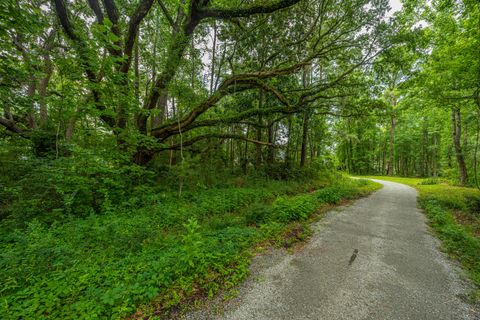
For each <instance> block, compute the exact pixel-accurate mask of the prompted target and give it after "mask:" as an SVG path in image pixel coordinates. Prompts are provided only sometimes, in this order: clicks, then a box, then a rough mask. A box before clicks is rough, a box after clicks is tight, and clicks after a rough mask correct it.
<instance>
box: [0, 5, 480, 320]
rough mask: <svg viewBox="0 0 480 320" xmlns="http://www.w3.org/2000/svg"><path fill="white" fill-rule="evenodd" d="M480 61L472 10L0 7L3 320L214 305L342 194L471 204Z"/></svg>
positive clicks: (479, 27) (477, 20) (479, 23)
mask: <svg viewBox="0 0 480 320" xmlns="http://www.w3.org/2000/svg"><path fill="white" fill-rule="evenodd" d="M479 48H480V4H479V3H478V1H476V0H463V1H460V0H457V1H455V0H435V1H426V0H422V1H412V0H404V1H402V6H401V9H400V10H396V11H393V10H391V8H390V5H389V1H387V0H375V1H371V0H322V1H317V0H268V1H267V0H262V1H260V0H229V1H226V0H181V1H174V0H87V1H84V0H51V1H49V0H29V1H26V0H2V1H0V57H1V59H0V101H1V108H2V111H1V115H0V164H1V165H0V242H1V246H2V253H1V254H0V269H1V270H2V271H0V284H1V285H0V288H1V289H0V297H1V299H0V300H1V301H0V306H1V307H0V310H1V311H0V313H1V314H5V315H6V316H5V317H2V318H5V319H7V318H12V319H18V318H23V319H27V318H29V319H30V318H37V319H40V318H46V319H58V318H62V319H66V318H74V319H80V318H95V317H100V318H121V317H127V316H131V315H132V314H135V316H133V317H141V316H142V315H151V314H157V315H158V314H161V313H162V312H167V311H168V310H169V308H171V307H173V306H176V305H178V304H179V303H181V302H182V301H184V299H187V298H188V297H191V296H195V295H196V294H199V293H201V294H202V295H207V296H210V295H213V294H214V293H216V292H217V291H218V290H219V289H221V288H225V287H229V286H233V285H235V284H236V283H238V282H239V281H240V280H241V279H243V278H244V277H245V275H246V273H247V271H246V269H247V266H248V261H249V259H248V258H247V255H246V254H245V252H246V250H248V248H251V247H252V246H254V245H255V244H258V243H261V242H262V241H263V242H264V241H273V242H275V241H283V240H279V239H280V238H281V237H282V235H284V234H285V233H287V234H295V235H296V237H297V238H298V239H300V238H302V237H304V236H302V234H303V233H305V234H307V233H308V230H306V226H305V224H304V223H300V222H298V221H302V220H305V219H307V218H308V216H309V215H310V213H311V212H313V211H315V208H317V207H319V206H320V205H322V204H335V203H338V202H340V201H341V199H343V198H355V197H357V196H359V195H362V194H366V193H368V192H371V191H373V190H374V189H375V188H377V186H376V185H374V184H373V183H371V182H368V181H365V180H358V181H352V180H350V179H348V178H347V174H358V175H388V176H404V177H417V178H430V180H432V183H436V181H443V182H445V183H449V184H452V185H458V186H465V187H472V188H473V187H479V181H478V176H479V175H480V173H478V170H479V168H478V162H479V159H478V151H479V150H478V149H479V143H480V142H479V139H480V137H479V135H480V51H479ZM479 188H480V187H479ZM314 190H316V191H314ZM478 204H480V200H479V201H478ZM479 208H480V205H479ZM475 210H476V209H475ZM299 223H300V224H299ZM304 229H305V230H304ZM285 230H287V231H285ZM292 230H293V231H292ZM305 236H306V235H305ZM477 268H478V262H477Z"/></svg>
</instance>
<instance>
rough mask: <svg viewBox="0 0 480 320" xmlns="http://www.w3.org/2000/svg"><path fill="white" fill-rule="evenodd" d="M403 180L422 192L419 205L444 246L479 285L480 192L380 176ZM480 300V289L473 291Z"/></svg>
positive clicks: (424, 180)
mask: <svg viewBox="0 0 480 320" xmlns="http://www.w3.org/2000/svg"><path fill="white" fill-rule="evenodd" d="M370 178H376V179H381V180H388V181H393V182H400V183H404V184H407V185H409V186H412V187H414V188H416V189H417V190H418V191H419V205H420V207H421V208H422V209H423V210H424V212H425V215H426V216H427V217H428V219H429V221H430V225H431V226H432V228H433V229H434V230H435V232H436V234H437V235H438V237H439V238H440V239H441V240H442V246H443V249H444V250H445V251H446V252H447V253H448V254H450V255H451V256H452V257H454V258H456V259H457V260H458V261H460V263H461V264H462V266H463V268H464V269H465V270H467V272H468V273H469V275H470V277H471V279H472V280H473V282H474V283H475V284H476V286H477V288H480V191H479V190H477V189H473V188H464V187H459V186H453V185H449V184H447V183H445V182H443V181H441V180H438V179H433V178H428V179H420V178H401V177H384V176H381V177H377V176H372V177H370ZM473 299H474V300H476V301H480V289H477V290H476V292H474V293H473Z"/></svg>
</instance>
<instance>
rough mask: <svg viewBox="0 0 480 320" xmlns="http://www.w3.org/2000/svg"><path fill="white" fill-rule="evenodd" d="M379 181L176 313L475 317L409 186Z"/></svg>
mask: <svg viewBox="0 0 480 320" xmlns="http://www.w3.org/2000/svg"><path fill="white" fill-rule="evenodd" d="M378 182H380V183H382V184H383V185H384V187H383V188H382V189H381V190H379V191H377V192H375V193H374V194H372V195H371V196H369V197H367V198H363V199H360V200H358V201H356V202H354V203H353V204H351V205H349V206H345V207H340V208H339V209H336V210H332V211H331V212H329V213H328V214H327V215H326V217H325V218H324V219H322V220H321V221H319V222H317V223H315V224H314V225H313V229H314V235H313V237H312V239H311V240H310V241H309V243H308V244H306V245H305V246H304V247H303V248H302V249H301V250H299V251H297V252H295V253H294V254H289V253H287V252H286V251H285V250H281V249H272V250H270V251H269V252H268V253H266V254H263V255H260V256H258V257H256V258H255V259H254V261H253V263H252V267H251V275H250V277H249V279H248V280H247V281H246V282H245V283H244V284H243V285H241V286H240V288H239V289H238V290H239V292H238V295H237V296H236V297H235V298H233V299H229V300H227V301H224V300H225V299H224V298H225V296H227V295H228V293H224V294H223V295H221V296H219V297H217V298H216V299H214V300H213V301H211V302H210V303H208V305H207V306H204V307H203V308H201V309H199V310H197V311H193V312H190V313H187V314H186V315H184V316H183V317H182V318H184V319H190V320H192V319H193V320H194V319H231V320H243V319H245V320H252V319H256V320H261V319H269V320H277V319H278V320H280V319H288V320H296V319H326V320H336V319H349V320H353V319H369V320H375V319H378V320H388V319H398V320H400V319H401V320H407V319H432V320H443V319H445V320H447V319H448V320H453V319H469V320H480V314H479V313H478V310H476V308H474V307H473V306H471V305H469V304H467V303H465V302H464V299H463V298H462V297H465V296H466V295H467V294H468V292H469V290H470V289H471V288H470V287H469V284H468V281H466V280H464V279H465V278H466V277H465V275H464V274H463V272H462V270H461V269H460V268H458V267H457V266H456V264H455V263H454V262H452V261H450V260H449V259H447V258H446V257H445V256H444V254H442V253H441V252H440V251H439V245H440V243H439V241H438V240H437V239H436V238H434V237H433V236H432V235H431V234H430V232H429V229H428V227H427V225H426V221H425V217H424V216H423V214H422V213H421V212H420V211H419V210H418V209H417V208H416V197H417V193H416V191H415V190H414V189H413V188H410V187H408V186H405V185H403V184H398V183H393V182H385V181H378ZM355 249H357V250H358V252H357V253H355ZM352 255H354V256H355V257H353V256H352ZM352 260H353V261H352Z"/></svg>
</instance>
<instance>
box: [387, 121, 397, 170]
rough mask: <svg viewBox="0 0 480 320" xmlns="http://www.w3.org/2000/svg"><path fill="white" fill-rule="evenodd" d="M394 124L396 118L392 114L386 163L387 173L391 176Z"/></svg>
mask: <svg viewBox="0 0 480 320" xmlns="http://www.w3.org/2000/svg"><path fill="white" fill-rule="evenodd" d="M395 126H396V119H395V116H393V115H392V117H391V119H390V141H389V156H388V163H387V175H388V176H393V164H394V161H395V159H394V156H395V155H394V148H395Z"/></svg>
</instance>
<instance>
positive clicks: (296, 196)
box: [0, 178, 379, 319]
mask: <svg viewBox="0 0 480 320" xmlns="http://www.w3.org/2000/svg"><path fill="white" fill-rule="evenodd" d="M377 188H379V186H378V184H375V183H372V182H369V181H367V180H350V179H347V178H337V179H336V182H335V183H333V184H332V183H331V184H329V185H328V186H325V183H324V182H322V183H301V184H300V183H289V182H275V181H270V182H269V183H268V184H264V185H261V184H256V185H254V186H244V187H228V188H213V189H208V190H207V189H205V190H203V191H196V192H185V193H184V194H183V195H182V197H181V198H180V199H179V198H178V196H177V195H176V194H174V193H173V192H172V193H163V194H158V195H155V196H153V195H151V196H150V198H149V199H144V200H143V201H144V203H143V206H141V207H140V208H135V207H134V206H132V207H128V206H126V207H124V208H123V209H122V210H120V211H117V212H110V213H108V212H107V213H105V214H102V215H99V214H90V215H89V216H86V217H75V218H73V217H72V218H70V219H69V220H68V221H62V222H61V223H56V222H54V223H52V224H47V223H45V222H41V221H38V220H35V219H33V220H32V221H30V222H28V223H27V227H26V228H23V229H15V231H11V230H6V229H7V227H4V226H2V228H3V229H2V234H1V238H0V239H1V253H0V255H1V256H0V284H1V285H0V314H2V319H96V318H109V319H119V318H125V317H129V316H130V317H133V318H140V317H144V316H151V315H153V314H157V315H158V314H162V313H164V312H167V311H168V310H169V309H171V308H172V307H175V306H177V305H179V304H180V303H181V302H183V301H185V300H186V299H189V298H192V297H193V298H195V297H196V296H202V297H204V296H210V297H211V296H213V295H214V294H215V293H216V292H217V291H218V290H219V289H221V288H229V287H232V286H234V285H236V284H237V283H239V282H240V281H241V280H242V279H244V278H245V277H246V275H247V273H248V265H249V257H250V254H249V252H250V251H251V250H250V249H251V248H253V247H254V246H255V245H256V244H259V243H262V242H265V241H268V239H273V238H275V237H278V235H279V234H282V233H285V231H286V230H288V229H289V228H290V229H291V228H292V224H294V223H299V221H300V222H301V221H305V220H306V219H307V218H309V217H310V215H311V214H312V213H313V212H314V211H315V210H316V209H317V208H319V207H321V206H322V205H327V204H336V203H338V202H340V201H341V200H342V199H346V198H347V199H348V198H355V197H358V196H360V195H364V194H367V193H369V192H372V191H373V190H375V189H377ZM313 190H314V191H313ZM7 231H8V232H7ZM132 315H133V316H132Z"/></svg>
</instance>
